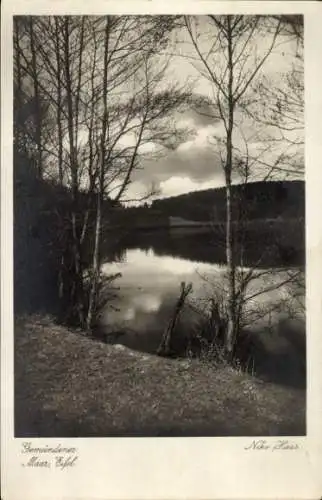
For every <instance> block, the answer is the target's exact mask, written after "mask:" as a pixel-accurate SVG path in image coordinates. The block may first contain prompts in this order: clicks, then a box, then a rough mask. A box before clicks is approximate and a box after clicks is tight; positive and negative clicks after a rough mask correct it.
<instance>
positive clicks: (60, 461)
mask: <svg viewBox="0 0 322 500" xmlns="http://www.w3.org/2000/svg"><path fill="white" fill-rule="evenodd" d="M21 454H22V457H23V460H22V463H21V465H22V467H29V468H42V469H59V470H66V469H70V468H72V467H75V465H76V464H77V461H78V450H77V448H73V447H67V446H61V445H60V444H58V445H54V446H53V445H48V444H45V445H42V446H34V445H33V443H31V442H29V441H27V442H23V443H22V444H21Z"/></svg>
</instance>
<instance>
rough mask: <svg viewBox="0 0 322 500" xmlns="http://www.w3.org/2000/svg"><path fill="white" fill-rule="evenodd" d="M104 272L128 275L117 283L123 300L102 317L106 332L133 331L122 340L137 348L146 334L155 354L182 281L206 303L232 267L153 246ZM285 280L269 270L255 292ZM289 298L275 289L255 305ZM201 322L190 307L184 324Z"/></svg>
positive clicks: (109, 265) (128, 253) (254, 287)
mask: <svg viewBox="0 0 322 500" xmlns="http://www.w3.org/2000/svg"><path fill="white" fill-rule="evenodd" d="M102 270H103V272H104V273H105V274H114V273H121V275H122V276H121V277H120V278H119V279H117V280H116V282H115V286H117V287H118V288H119V290H118V292H117V298H116V299H115V301H113V304H112V306H111V305H109V307H107V308H106V310H105V311H104V312H103V314H102V316H101V325H100V326H101V328H102V329H103V330H104V331H105V332H106V333H108V331H111V330H112V331H114V332H115V330H122V331H123V332H124V331H127V332H128V333H127V334H124V333H123V334H122V338H120V339H119V341H120V342H122V343H124V344H126V345H129V346H131V347H136V346H135V335H139V336H140V343H142V338H143V337H144V336H145V337H146V343H147V344H148V345H145V347H144V349H146V350H154V349H156V348H157V346H158V342H159V340H160V335H161V333H162V331H163V330H164V328H165V327H166V326H167V324H168V321H169V319H170V317H171V314H172V311H173V308H174V305H175V302H176V299H177V298H178V296H179V293H180V283H181V282H182V281H185V282H187V283H188V282H191V283H192V285H193V293H192V295H191V296H190V297H191V299H192V300H194V299H198V301H200V302H201V303H202V301H203V299H205V298H206V297H207V296H208V297H209V294H210V293H211V290H213V286H218V285H219V287H223V284H224V274H225V271H226V268H225V266H224V265H222V264H213V263H204V262H198V261H195V260H189V259H185V258H181V257H177V256H172V255H161V256H160V255H157V254H155V252H154V250H153V249H151V248H150V249H148V250H142V249H128V250H126V251H125V253H124V255H123V258H122V259H121V261H120V262H112V263H105V264H104V265H103V267H102ZM261 272H263V270H261ZM284 277H285V271H284V272H281V271H275V272H272V271H269V272H268V273H267V275H264V276H263V277H261V278H260V279H257V280H255V281H254V282H253V283H252V286H251V287H250V289H249V294H253V293H256V292H257V291H258V290H260V289H263V288H267V287H269V286H270V285H271V284H272V283H273V282H274V283H276V280H282V279H283V278H284ZM204 278H206V280H205V279H204ZM283 294H285V290H284V288H283V287H282V288H281V289H279V290H278V291H269V292H268V293H266V294H264V295H262V296H259V297H257V298H256V301H257V303H256V304H255V306H256V307H257V304H258V302H260V303H268V302H273V301H276V300H279V299H280V298H282V297H283ZM252 302H254V301H252ZM253 305H254V304H253ZM195 319H197V316H196V315H194V313H193V312H192V311H191V309H190V308H189V309H188V306H186V309H185V311H184V313H183V315H182V319H181V324H183V326H184V325H187V326H188V325H189V326H191V324H192V323H193V321H194V320H195ZM133 333H135V335H133Z"/></svg>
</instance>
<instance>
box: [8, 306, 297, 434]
mask: <svg viewBox="0 0 322 500" xmlns="http://www.w3.org/2000/svg"><path fill="white" fill-rule="evenodd" d="M15 344H16V345H15V352H16V355H15V396H16V399H15V401H16V403H15V416H16V421H15V423H16V436H17V437H18V436H19V437H22V436H44V437H45V436H46V437H48V436H56V437H63V436H72V437H77V436H80V437H86V436H198V435H199V436H255V435H256V436H260V435H303V434H305V391H304V390H303V389H296V388H292V387H287V386H282V385H276V384H273V383H263V382H261V381H260V380H258V379H256V378H254V377H251V376H249V375H246V374H243V373H239V372H237V371H234V370H232V369H231V368H228V367H221V368H215V367H211V366H207V365H205V364H203V363H201V362H199V361H197V360H193V361H187V360H171V359H165V358H160V357H157V356H154V355H151V354H143V353H140V352H137V351H132V350H130V349H128V348H126V347H123V346H120V345H106V344H103V343H100V342H95V341H93V340H91V339H88V338H85V337H83V336H81V335H80V334H79V333H77V332H72V331H69V330H66V329H65V328H63V327H60V326H57V325H55V324H54V323H53V322H52V321H51V319H50V318H46V317H41V316H29V317H28V318H20V319H17V321H16V329H15Z"/></svg>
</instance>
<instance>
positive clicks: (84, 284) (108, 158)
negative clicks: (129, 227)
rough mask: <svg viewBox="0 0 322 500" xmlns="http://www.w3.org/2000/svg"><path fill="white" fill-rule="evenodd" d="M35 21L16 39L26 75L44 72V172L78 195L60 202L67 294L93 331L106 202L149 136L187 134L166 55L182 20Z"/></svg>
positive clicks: (170, 139)
mask: <svg viewBox="0 0 322 500" xmlns="http://www.w3.org/2000/svg"><path fill="white" fill-rule="evenodd" d="M28 27H29V29H28V30H25V44H21V43H18V41H17V43H16V46H15V48H16V57H17V82H18V84H19V81H20V80H21V78H20V79H19V78H18V76H19V75H18V73H19V72H18V69H19V70H21V68H22V69H23V71H24V72H25V74H26V75H27V78H29V79H31V81H34V80H35V79H36V83H37V85H36V87H37V92H38V94H39V95H41V96H42V98H43V99H45V101H46V103H47V105H48V108H49V117H50V120H51V122H50V125H51V133H50V134H47V136H46V141H45V140H44V125H45V124H44V122H43V121H42V122H40V134H41V135H40V136H41V138H42V151H46V157H44V155H42V157H41V168H42V173H43V175H44V177H45V178H46V179H51V180H55V181H56V182H57V180H58V182H59V184H60V186H61V187H62V189H63V192H65V195H64V196H67V198H68V196H69V195H68V193H70V203H67V205H66V203H65V204H62V203H61V200H57V207H56V210H55V213H56V214H57V217H58V218H57V224H58V225H57V229H58V235H57V240H59V242H60V243H59V244H60V250H59V251H60V252H61V255H60V257H59V262H60V264H59V273H60V277H59V290H60V295H65V296H66V300H67V302H68V303H69V305H70V306H71V307H70V308H71V312H70V316H71V318H74V320H76V321H77V323H78V324H79V325H81V326H86V327H87V329H88V330H90V328H91V326H92V324H93V321H94V319H95V314H96V309H97V304H98V303H100V300H99V298H98V295H99V292H100V287H101V284H102V283H101V282H102V279H101V274H100V263H101V262H100V261H101V256H100V249H101V243H102V226H103V222H104V217H105V216H106V214H105V216H104V214H103V206H106V203H105V202H106V201H107V200H110V202H111V200H113V202H114V203H119V202H120V200H122V199H123V198H124V196H126V192H127V188H128V186H129V184H130V182H131V178H132V173H133V171H134V170H135V169H137V168H139V167H140V161H141V158H142V157H144V155H145V154H146V153H145V152H144V148H145V146H146V145H148V144H149V145H151V144H152V146H153V148H154V151H155V152H156V153H158V151H160V150H162V149H164V148H168V147H173V145H174V144H175V143H176V142H178V141H180V137H181V136H182V134H181V135H180V131H177V130H176V127H175V123H174V120H173V119H172V118H171V116H172V112H173V111H174V110H176V109H177V108H178V107H180V106H181V105H182V104H183V102H184V101H185V99H186V94H185V92H183V91H182V88H180V87H179V85H178V84H177V83H176V82H174V83H172V84H170V85H169V84H168V83H167V79H166V75H167V71H168V65H169V58H168V57H165V56H163V51H164V47H165V45H166V40H167V34H168V33H169V32H171V30H172V29H173V27H174V19H172V18H170V17H167V16H164V17H160V18H158V17H153V16H144V17H135V16H115V17H113V16H105V17H96V16H92V17H88V16H80V17H77V16H62V17H56V18H52V17H41V18H37V20H34V19H30V20H29V24H28ZM16 36H18V32H17V34H16ZM44 40H46V43H44ZM31 46H32V48H33V50H30V47H31ZM33 54H34V55H35V54H36V56H37V57H36V58H35V57H34V56H33ZM18 63H19V64H18ZM35 68H36V69H35ZM27 87H28V86H27ZM28 90H30V89H28ZM37 116H38V114H37ZM37 131H38V129H37ZM37 137H38V136H37V134H36V144H37ZM38 142H39V141H38ZM64 190H65V191H64ZM63 270H64V272H63ZM64 276H65V277H64ZM67 282H68V283H67ZM63 290H65V292H63Z"/></svg>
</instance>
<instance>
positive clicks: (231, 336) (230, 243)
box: [225, 16, 237, 356]
mask: <svg viewBox="0 0 322 500" xmlns="http://www.w3.org/2000/svg"><path fill="white" fill-rule="evenodd" d="M227 41H228V71H229V81H228V114H229V115H228V127H227V142H226V166H225V181H226V259H227V272H228V307H227V313H228V324H227V331H226V341H225V348H226V351H227V355H228V356H231V355H232V354H233V349H234V343H235V337H236V333H237V332H236V267H235V255H234V231H233V220H232V219H233V217H232V215H233V203H232V185H231V176H232V162H233V158H232V150H233V141H232V136H233V127H234V97H233V77H234V75H233V55H232V32H231V17H230V16H227Z"/></svg>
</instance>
